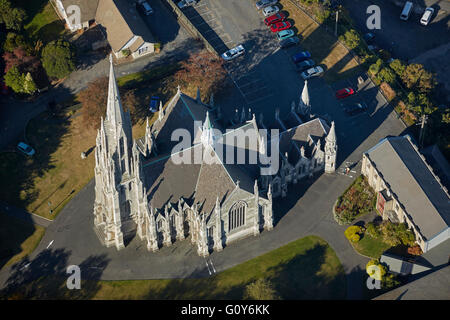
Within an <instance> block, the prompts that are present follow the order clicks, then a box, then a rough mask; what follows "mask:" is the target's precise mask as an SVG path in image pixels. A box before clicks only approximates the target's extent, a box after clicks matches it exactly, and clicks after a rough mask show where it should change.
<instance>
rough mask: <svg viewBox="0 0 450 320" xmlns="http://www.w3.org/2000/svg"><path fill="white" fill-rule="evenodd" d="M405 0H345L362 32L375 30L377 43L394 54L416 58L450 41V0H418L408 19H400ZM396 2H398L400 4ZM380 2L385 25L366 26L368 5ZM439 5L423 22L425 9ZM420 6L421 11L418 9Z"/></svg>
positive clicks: (395, 55)
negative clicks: (369, 27)
mask: <svg viewBox="0 0 450 320" xmlns="http://www.w3.org/2000/svg"><path fill="white" fill-rule="evenodd" d="M404 2H405V1H401V0H397V1H385V0H384V1H383V0H358V1H354V0H341V1H340V3H342V4H343V5H344V6H345V7H346V8H347V9H348V10H349V12H350V15H351V17H352V19H353V20H354V22H355V23H356V26H357V28H358V29H359V31H360V32H361V33H366V32H372V33H374V34H375V36H376V39H375V40H374V43H375V44H376V45H377V46H378V47H380V48H382V49H385V50H387V51H389V52H390V53H391V54H392V56H393V57H394V58H400V59H402V60H406V61H407V60H409V59H412V58H414V57H416V56H418V55H420V54H422V53H424V52H426V51H428V50H430V49H433V48H436V47H438V46H440V45H443V44H446V43H449V42H450V32H449V28H450V1H447V0H444V1H442V0H427V1H423V0H414V3H415V4H414V7H413V8H414V9H413V12H412V13H411V16H410V17H409V20H408V21H403V20H400V13H401V11H402V8H403V7H402V6H401V5H402V4H403V3H404ZM396 3H397V4H398V5H396ZM371 4H376V5H378V6H379V7H380V10H381V29H380V30H369V29H367V26H366V20H367V17H368V15H367V14H366V10H367V7H368V6H369V5H371ZM427 6H431V7H433V8H435V13H434V16H433V18H432V20H431V22H430V24H429V25H428V26H423V25H421V24H420V22H419V20H420V18H421V17H422V14H423V9H424V8H425V7H427ZM416 10H417V11H416Z"/></svg>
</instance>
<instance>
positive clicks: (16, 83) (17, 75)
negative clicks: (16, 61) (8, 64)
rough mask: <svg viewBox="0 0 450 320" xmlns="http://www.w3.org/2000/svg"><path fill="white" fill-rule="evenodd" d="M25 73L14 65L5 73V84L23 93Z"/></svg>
mask: <svg viewBox="0 0 450 320" xmlns="http://www.w3.org/2000/svg"><path fill="white" fill-rule="evenodd" d="M24 82H25V75H24V74H23V73H21V72H20V71H19V68H17V67H16V66H13V67H12V68H10V69H9V70H8V72H7V73H6V74H5V84H6V85H7V86H8V87H10V88H11V89H12V90H13V91H14V92H16V93H23V92H24V91H23V85H24Z"/></svg>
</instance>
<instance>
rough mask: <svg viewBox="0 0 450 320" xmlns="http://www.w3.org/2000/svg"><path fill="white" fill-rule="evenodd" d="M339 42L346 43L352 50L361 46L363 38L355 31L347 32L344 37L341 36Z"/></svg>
mask: <svg viewBox="0 0 450 320" xmlns="http://www.w3.org/2000/svg"><path fill="white" fill-rule="evenodd" d="M339 40H340V41H342V42H344V43H345V45H346V46H347V47H349V48H350V49H355V48H356V47H358V46H359V45H360V44H361V37H360V36H359V34H358V32H356V30H355V29H350V30H349V31H346V32H345V33H344V35H341V36H339Z"/></svg>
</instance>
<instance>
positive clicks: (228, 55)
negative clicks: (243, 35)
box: [222, 44, 245, 61]
mask: <svg viewBox="0 0 450 320" xmlns="http://www.w3.org/2000/svg"><path fill="white" fill-rule="evenodd" d="M244 53H245V49H244V46H243V45H242V44H240V45H238V46H237V47H234V48H232V49H230V50H228V51H225V52H224V53H222V58H224V59H225V60H227V61H229V60H231V59H234V58H236V57H238V56H240V55H242V54H244Z"/></svg>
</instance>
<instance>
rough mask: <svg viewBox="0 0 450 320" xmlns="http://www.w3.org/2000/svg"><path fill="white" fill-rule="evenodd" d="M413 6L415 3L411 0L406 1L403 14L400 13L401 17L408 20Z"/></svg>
mask: <svg viewBox="0 0 450 320" xmlns="http://www.w3.org/2000/svg"><path fill="white" fill-rule="evenodd" d="M412 7H413V3H412V2H411V1H406V3H405V6H404V7H403V10H402V14H401V15H400V19H402V20H405V21H406V20H408V18H409V15H410V14H411V10H412Z"/></svg>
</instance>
